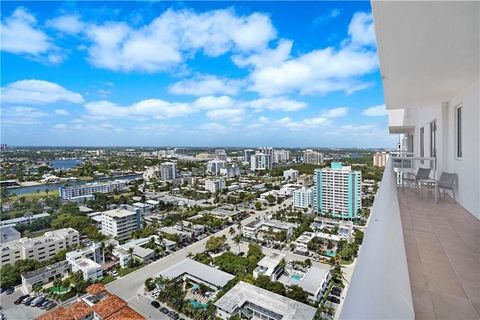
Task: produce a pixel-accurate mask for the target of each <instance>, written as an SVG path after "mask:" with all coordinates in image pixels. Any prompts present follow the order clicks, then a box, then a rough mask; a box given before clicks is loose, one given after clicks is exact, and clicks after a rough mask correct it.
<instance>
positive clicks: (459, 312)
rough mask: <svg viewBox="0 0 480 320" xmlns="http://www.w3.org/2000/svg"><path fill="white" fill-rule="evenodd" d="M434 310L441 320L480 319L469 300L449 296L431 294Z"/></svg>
mask: <svg viewBox="0 0 480 320" xmlns="http://www.w3.org/2000/svg"><path fill="white" fill-rule="evenodd" d="M430 296H431V298H432V302H433V308H434V310H435V315H436V318H437V319H439V320H444V319H445V320H452V319H458V320H472V319H478V314H477V312H476V310H475V308H474V307H473V304H472V303H471V302H470V301H469V300H468V299H462V298H457V297H454V296H451V295H447V294H439V293H431V294H430Z"/></svg>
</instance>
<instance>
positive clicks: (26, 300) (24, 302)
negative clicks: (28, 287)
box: [22, 297, 35, 306]
mask: <svg viewBox="0 0 480 320" xmlns="http://www.w3.org/2000/svg"><path fill="white" fill-rule="evenodd" d="M33 299H35V297H28V298H26V299H24V300H23V301H22V304H24V305H26V306H28V305H29V304H30V302H31V301H32V300H33Z"/></svg>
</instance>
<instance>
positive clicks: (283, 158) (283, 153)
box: [273, 149, 291, 163]
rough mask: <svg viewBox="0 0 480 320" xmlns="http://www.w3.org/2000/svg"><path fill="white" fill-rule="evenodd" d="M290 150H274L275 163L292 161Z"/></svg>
mask: <svg viewBox="0 0 480 320" xmlns="http://www.w3.org/2000/svg"><path fill="white" fill-rule="evenodd" d="M290 158H291V153H290V150H285V149H282V150H274V151H273V163H282V162H288V161H290Z"/></svg>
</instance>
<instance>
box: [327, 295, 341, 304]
mask: <svg viewBox="0 0 480 320" xmlns="http://www.w3.org/2000/svg"><path fill="white" fill-rule="evenodd" d="M327 300H328V301H330V302H333V303H336V304H339V303H340V299H338V298H337V297H335V296H328V298H327Z"/></svg>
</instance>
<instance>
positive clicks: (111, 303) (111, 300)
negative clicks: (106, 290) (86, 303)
mask: <svg viewBox="0 0 480 320" xmlns="http://www.w3.org/2000/svg"><path fill="white" fill-rule="evenodd" d="M127 305H128V304H127V302H125V301H124V300H122V299H120V298H119V297H118V296H116V295H114V294H112V295H110V296H109V297H107V298H105V299H103V300H102V301H100V302H98V303H97V304H95V305H94V306H93V307H92V309H93V311H95V313H96V314H97V315H98V316H99V317H100V318H102V319H105V318H107V317H109V316H111V315H112V314H114V313H115V312H117V311H119V310H120V309H122V308H123V307H126V306H127Z"/></svg>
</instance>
